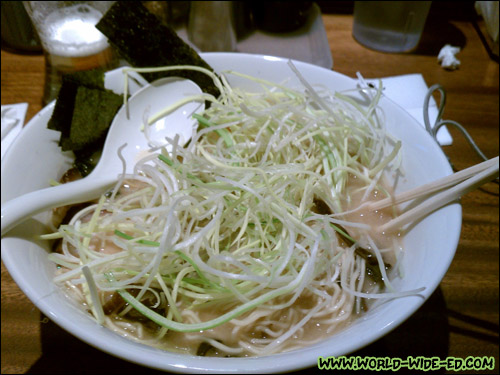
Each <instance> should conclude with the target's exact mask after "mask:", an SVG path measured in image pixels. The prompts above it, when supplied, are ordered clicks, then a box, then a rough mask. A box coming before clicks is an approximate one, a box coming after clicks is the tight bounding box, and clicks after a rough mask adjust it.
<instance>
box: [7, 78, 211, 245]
mask: <svg viewBox="0 0 500 375" xmlns="http://www.w3.org/2000/svg"><path fill="white" fill-rule="evenodd" d="M200 94H201V89H200V88H199V87H198V85H196V84H195V83H194V82H192V81H190V80H185V79H180V78H163V79H160V80H157V81H155V82H153V83H152V84H151V85H148V86H146V87H144V88H142V89H141V90H139V91H138V92H137V93H135V94H134V95H133V96H132V97H131V98H130V99H129V100H128V112H129V116H127V108H126V107H125V106H122V108H120V110H119V111H118V113H117V114H116V116H115V118H114V120H113V122H112V123H111V126H110V129H109V132H108V135H107V137H106V142H105V144H104V149H103V152H102V156H101V158H100V160H99V163H98V164H97V166H96V167H95V169H94V170H93V171H92V173H90V174H89V175H88V176H87V177H85V178H83V179H81V180H77V181H74V182H70V183H66V184H62V185H58V186H54V187H48V188H45V189H42V190H37V191H33V192H31V193H28V194H25V195H22V196H20V197H17V198H14V199H12V200H10V201H8V202H5V203H4V204H3V205H2V214H1V230H2V237H3V236H4V234H5V233H7V232H8V231H9V230H10V229H12V228H13V227H15V226H16V225H18V224H19V223H21V222H23V221H24V220H26V219H28V218H30V217H32V216H34V215H36V214H38V213H40V212H43V211H46V210H48V209H51V208H54V207H60V206H64V205H68V204H74V203H81V202H85V201H89V200H91V199H95V198H96V197H98V196H99V195H100V194H102V193H103V192H104V191H105V190H106V189H107V188H109V187H111V186H112V185H113V184H115V183H116V182H117V181H118V179H119V176H120V175H121V174H122V173H123V168H124V166H123V162H122V161H121V160H120V157H119V153H118V150H119V149H120V148H121V147H122V146H124V145H125V144H126V146H124V147H122V149H121V150H120V153H121V155H122V156H123V158H124V160H125V162H126V173H131V172H132V171H133V168H134V165H135V164H136V162H137V161H138V159H139V158H140V157H141V156H145V153H146V152H147V150H148V149H150V145H149V144H148V140H147V139H146V136H145V133H144V132H143V130H142V128H143V123H144V119H145V118H148V119H149V118H151V117H156V116H155V115H156V114H157V113H158V112H159V111H161V110H163V109H165V108H166V107H168V106H170V105H173V104H175V103H177V102H178V101H180V100H181V99H186V97H190V96H193V97H196V96H198V95H200ZM203 109H204V103H203V102H200V101H196V100H193V101H188V102H187V103H186V104H184V105H182V106H181V107H179V108H178V109H176V110H175V111H173V112H171V113H170V114H168V115H167V116H166V117H162V118H160V119H158V120H157V121H155V122H154V123H153V124H151V125H150V127H149V129H148V131H149V137H150V140H151V141H153V142H154V145H158V142H160V143H163V144H165V143H166V141H165V137H169V138H174V137H175V135H177V134H178V135H179V143H185V142H187V141H188V140H189V139H190V138H191V136H192V133H193V127H194V126H195V123H196V121H195V120H194V119H193V118H192V116H191V115H192V114H193V113H195V112H198V111H200V110H203Z"/></svg>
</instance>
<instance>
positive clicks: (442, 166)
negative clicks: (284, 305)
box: [1, 53, 461, 373]
mask: <svg viewBox="0 0 500 375" xmlns="http://www.w3.org/2000/svg"><path fill="white" fill-rule="evenodd" d="M203 57H204V58H205V59H206V60H207V62H208V63H209V64H211V65H212V67H213V68H214V69H215V70H216V71H223V70H235V71H238V72H244V73H248V74H250V75H253V76H257V77H261V78H265V79H268V80H271V81H274V82H282V81H284V80H286V79H288V78H291V81H290V84H292V85H295V84H297V83H298V81H297V79H296V78H295V77H294V74H293V73H292V72H291V70H290V68H289V67H288V66H287V61H286V60H284V59H281V58H275V57H271V56H258V55H246V54H231V53H211V54H204V55H203ZM295 65H296V66H297V68H298V69H299V70H300V71H301V72H302V74H303V75H304V76H305V78H306V79H307V80H308V81H309V82H310V83H313V84H314V83H321V84H324V85H326V86H328V87H329V88H330V89H332V90H338V91H340V90H345V89H349V88H354V87H355V84H356V82H355V81H354V80H353V79H351V78H348V77H346V76H343V75H341V74H338V73H335V72H332V71H330V70H327V69H324V68H320V67H317V66H313V65H309V64H305V63H300V62H295ZM111 80H112V81H113V82H114V83H115V84H116V82H115V81H114V79H111ZM230 81H231V82H232V83H233V84H234V85H243V84H244V85H245V86H247V85H248V82H245V81H243V80H241V79H231V80H230ZM115 87H116V85H115ZM247 87H248V86H247ZM248 88H249V89H252V87H248ZM380 105H381V107H382V108H383V109H384V111H385V113H386V117H387V128H388V130H389V132H390V133H392V134H393V135H394V136H395V137H397V138H398V139H400V140H401V141H402V144H403V156H404V168H405V170H406V171H407V175H406V177H405V178H404V179H403V180H402V181H400V185H399V189H400V190H406V189H408V188H411V187H414V186H417V185H419V184H422V183H425V182H429V181H432V180H434V179H437V178H439V177H442V176H445V175H448V174H450V173H451V172H452V171H451V168H450V166H449V164H448V162H447V160H446V157H445V156H444V154H443V153H442V151H441V149H440V148H439V147H438V146H437V144H436V143H435V142H434V140H433V139H431V137H430V136H429V135H428V134H427V133H426V132H425V131H424V129H423V128H422V127H421V126H420V125H419V124H418V123H417V122H416V121H415V120H414V119H413V118H412V117H411V116H410V115H409V114H408V113H406V112H405V111H404V110H403V109H402V108H400V107H398V106H397V105H396V104H394V103H393V102H391V101H390V100H388V99H387V98H384V97H383V98H382V99H381V102H380ZM52 109H53V105H49V106H48V107H46V108H44V109H43V110H42V111H41V112H40V113H39V114H37V115H36V116H35V117H34V118H33V119H32V120H31V121H30V122H29V124H27V126H26V128H25V129H24V130H23V132H22V133H21V135H20V136H19V137H18V138H17V140H16V141H15V143H14V144H13V145H12V146H11V148H10V149H9V150H8V152H7V154H6V155H5V158H4V159H3V161H2V182H1V184H2V202H4V201H6V200H8V199H11V198H13V197H15V196H18V195H20V194H23V193H26V192H29V191H32V190H36V189H39V188H42V187H46V186H47V185H48V182H49V180H50V179H51V178H52V179H58V178H59V177H60V176H61V174H62V173H63V172H64V171H65V170H66V169H67V168H68V167H69V166H70V165H71V158H70V157H69V155H66V154H63V153H61V152H60V150H59V148H58V147H57V140H58V137H59V134H58V133H56V132H54V131H51V130H47V129H46V123H47V121H48V119H49V118H50V115H51V112H52ZM27 171H29V173H27ZM47 218H48V214H40V215H38V216H36V217H35V218H33V219H31V220H29V221H28V222H25V223H24V224H22V225H20V226H18V227H17V228H15V229H14V230H13V231H11V232H10V233H9V234H8V236H6V237H4V238H3V239H2V260H3V262H4V264H5V266H6V267H7V268H8V270H9V272H10V274H11V275H12V277H13V279H14V280H15V281H16V283H17V284H18V285H19V287H20V288H21V289H22V290H23V292H24V293H25V294H26V295H27V296H28V297H29V298H30V299H31V301H33V303H34V304H35V305H36V306H37V307H38V308H39V309H40V310H41V311H42V312H43V314H45V315H46V316H47V317H49V318H50V319H52V320H53V321H54V322H55V323H57V324H58V325H60V326H61V327H62V328H64V329H65V330H67V331H68V332H70V333H71V334H73V335H75V336H76V337H78V338H80V339H81V340H83V341H85V342H87V343H89V344H90V345H92V346H95V347H97V348H99V349H101V350H103V351H105V352H107V353H110V354H113V355H115V356H118V357H120V358H123V359H126V360H128V361H132V362H135V363H138V364H141V365H144V366H149V367H152V368H156V369H162V370H167V371H172V372H204V373H209V372H212V373H234V372H238V373H264V372H285V371H292V370H294V369H300V368H306V367H310V366H315V365H316V364H317V358H318V356H323V357H326V356H339V355H344V354H348V353H351V352H354V351H356V350H358V349H360V348H362V347H364V346H366V345H368V344H370V343H372V342H373V341H375V340H377V339H379V338H381V337H382V336H384V335H385V334H387V333H388V332H390V331H391V330H393V329H394V328H395V327H397V326H398V325H399V324H401V323H402V322H403V321H404V320H406V319H407V318H408V317H409V316H410V315H412V314H413V313H414V312H415V311H416V310H417V309H418V308H419V307H420V306H421V305H422V304H423V303H424V302H425V300H426V299H427V298H428V297H429V296H430V295H431V294H432V293H433V291H434V290H435V289H436V287H437V286H438V285H439V283H440V281H441V279H442V278H443V276H444V275H445V273H446V271H447V270H448V267H449V265H450V263H451V261H452V259H453V256H454V254H455V250H456V246H457V243H458V239H459V235H460V226H461V207H460V206H459V205H458V204H452V205H448V206H447V207H445V208H442V209H440V210H438V211H436V212H434V213H433V214H431V215H429V216H428V217H427V218H425V219H424V220H422V221H421V222H419V223H417V224H416V225H415V226H414V227H412V229H411V231H410V232H409V233H408V234H407V236H406V238H405V240H404V245H405V257H404V262H403V267H404V270H405V277H404V279H403V280H401V281H397V282H396V285H395V286H396V287H397V288H399V289H400V290H411V289H416V288H419V287H422V286H424V287H425V290H424V291H423V292H422V293H421V294H420V295H421V296H411V297H405V298H400V299H395V300H392V301H390V302H387V303H385V304H382V305H380V306H378V307H377V308H376V309H373V310H372V311H370V312H368V313H367V314H366V315H364V316H363V317H361V318H359V319H357V320H356V321H355V322H354V323H353V324H352V325H351V326H349V327H348V328H347V329H345V330H344V331H342V332H340V333H338V334H336V335H335V336H332V337H331V338H329V339H327V340H325V341H323V342H320V343H318V344H315V345H313V346H310V347H306V348H303V349H301V350H298V351H293V352H288V353H282V354H277V355H273V356H268V357H260V358H207V357H195V356H186V355H180V354H173V353H169V352H165V351H161V350H158V349H154V348H151V347H148V346H145V345H141V344H137V343H134V342H132V341H129V340H127V339H125V338H123V337H120V336H118V335H117V334H115V333H113V332H111V331H109V330H107V329H106V328H103V327H100V326H99V325H97V324H96V323H95V322H94V321H93V320H92V319H90V318H89V317H88V316H87V315H86V314H85V313H84V312H82V311H81V310H79V309H78V308H76V307H75V306H74V305H73V304H72V303H70V302H69V301H68V299H67V298H66V297H65V296H64V294H63V293H62V292H61V291H60V290H59V288H58V287H57V286H55V285H54V284H53V283H52V282H51V279H52V274H53V265H52V264H50V263H49V262H48V260H47V258H46V255H47V251H48V248H47V244H45V243H43V242H41V241H38V240H37V239H36V235H37V234H40V233H42V231H43V230H44V225H43V223H44V222H45V221H46V220H47Z"/></svg>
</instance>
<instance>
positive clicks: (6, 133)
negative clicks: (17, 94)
mask: <svg viewBox="0 0 500 375" xmlns="http://www.w3.org/2000/svg"><path fill="white" fill-rule="evenodd" d="M27 110H28V103H18V104H9V105H3V106H2V159H3V156H4V155H5V153H6V152H7V149H8V148H9V146H10V145H11V144H12V142H14V139H16V137H17V136H18V135H19V133H20V132H21V129H22V128H23V125H24V118H25V117H26V112H27Z"/></svg>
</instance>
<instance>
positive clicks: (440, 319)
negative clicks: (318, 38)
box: [1, 15, 499, 374]
mask: <svg viewBox="0 0 500 375" xmlns="http://www.w3.org/2000/svg"><path fill="white" fill-rule="evenodd" d="M323 21H324V24H325V28H326V32H327V36H328V41H329V44H330V47H331V53H332V56H333V60H334V69H335V70H336V71H338V72H340V73H343V74H346V75H348V76H351V77H355V74H356V72H357V71H359V72H362V74H363V75H364V76H365V77H367V78H372V77H384V76H393V75H399V74H408V73H421V74H423V77H424V79H425V81H426V82H427V84H428V86H430V85H432V84H434V83H440V84H441V85H442V86H443V87H444V88H445V90H446V92H447V95H448V99H447V104H446V109H445V112H444V118H446V119H452V120H456V121H458V122H460V123H461V124H462V125H463V126H464V127H465V128H466V129H467V130H468V131H469V132H470V134H471V135H472V137H473V138H474V139H475V140H476V141H477V143H478V145H479V146H480V147H481V148H482V150H483V152H484V153H485V154H486V155H487V156H488V157H494V156H497V155H498V144H499V141H498V129H499V124H498V122H499V96H498V86H499V75H498V73H499V67H498V63H497V62H494V61H492V60H491V59H490V57H489V56H488V53H487V52H486V50H485V48H484V46H483V44H482V43H481V40H480V38H479V36H478V33H477V32H476V30H475V29H474V27H473V25H472V24H471V23H470V22H465V21H460V22H459V21H456V22H435V21H433V20H431V19H430V20H429V22H428V24H427V26H426V30H425V33H424V36H423V39H422V43H421V45H420V47H419V48H418V50H417V51H415V52H414V53H410V54H385V53H379V52H375V51H371V50H369V49H366V48H364V47H362V46H360V45H359V44H358V43H356V41H355V40H354V39H353V38H352V35H351V30H352V16H351V15H323ZM446 43H451V44H455V45H460V46H462V47H463V48H462V51H461V52H460V53H459V54H458V58H459V59H460V61H461V65H460V69H458V70H456V71H447V70H444V69H443V68H441V66H440V65H439V64H438V62H437V59H436V56H437V53H438V52H439V49H440V48H441V47H442V46H443V45H444V44H446ZM43 82H44V63H43V57H42V56H27V55H17V54H12V53H8V52H5V51H3V50H2V104H10V103H17V102H28V103H29V109H28V114H27V120H29V119H30V118H31V117H33V115H34V114H35V113H36V112H38V111H39V110H40V109H41V108H42V105H41V98H42V94H43V89H42V88H43ZM437 99H438V98H437ZM450 132H451V134H452V136H453V139H454V141H453V145H452V146H447V147H445V152H446V153H447V154H448V155H449V156H450V158H451V160H452V162H453V164H454V165H455V166H456V167H457V168H458V169H463V168H466V167H468V166H470V165H472V164H475V163H476V162H478V161H479V159H478V158H477V157H476V156H475V154H474V153H473V152H472V150H471V149H470V147H469V146H468V144H467V143H466V142H465V140H464V138H463V137H462V136H461V135H460V134H459V133H458V132H457V131H455V130H454V128H450ZM498 204H499V201H498V185H497V184H494V183H489V184H487V185H485V186H484V188H483V189H480V190H477V191H474V192H472V193H469V194H468V195H466V196H465V197H463V199H462V207H463V228H462V234H461V238H460V243H459V245H458V249H457V253H456V256H455V259H454V261H453V263H452V265H451V267H450V269H449V271H448V273H447V274H446V276H445V277H444V279H443V281H442V283H441V285H440V287H439V288H438V289H437V290H436V292H435V293H434V294H433V295H432V297H431V298H430V299H429V301H428V302H427V303H425V304H424V306H423V307H422V308H421V309H420V310H419V311H418V312H417V313H416V314H414V315H413V316H412V317H411V318H410V319H408V321H407V322H405V323H404V324H403V325H402V326H400V327H399V328H397V329H396V330H395V331H393V332H392V333H391V334H389V335H387V336H386V337H384V338H382V339H381V340H379V341H377V342H375V343H374V344H372V345H370V346H368V347H367V348H365V349H363V350H361V351H360V352H358V353H355V354H357V355H363V356H367V355H370V356H391V357H403V358H406V357H407V356H409V355H412V356H417V355H423V356H428V357H432V356H439V357H441V358H445V357H447V356H453V357H460V358H465V357H468V356H493V357H494V358H495V361H496V364H495V370H494V371H491V373H498V361H499V345H498V332H499V327H498V321H499V315H498V309H499V307H498V305H499V299H498V290H499V286H498V281H499V277H498V272H499V257H498V254H499V252H498V251H499V249H498V244H499V236H498ZM1 295H2V300H1V308H2V315H1V321H2V334H1V337H2V349H1V350H2V373H54V374H57V373H104V372H107V373H133V372H139V371H140V372H141V373H142V372H145V371H147V369H144V368H141V367H139V366H136V365H133V364H130V363H128V362H125V361H122V360H119V359H116V358H114V357H112V356H109V355H107V354H104V353H102V352H100V351H98V350H96V349H94V348H92V347H90V346H88V345H86V344H84V343H82V342H80V341H79V340H78V339H76V338H74V337H72V336H71V335H69V334H67V333H66V332H64V331H63V330H61V329H60V328H59V327H58V326H56V325H55V324H53V323H52V322H50V321H48V319H47V318H45V317H43V316H41V314H40V312H39V311H38V310H37V309H36V307H34V305H33V304H32V303H31V302H30V301H29V300H28V299H27V298H26V297H25V296H24V294H23V293H22V292H21V291H20V290H19V289H18V287H17V286H16V284H15V283H14V282H13V281H12V279H11V278H10V276H9V274H8V272H7V271H6V269H5V267H4V266H3V264H2V292H1ZM403 372H404V371H403ZM487 372H488V371H483V373H487Z"/></svg>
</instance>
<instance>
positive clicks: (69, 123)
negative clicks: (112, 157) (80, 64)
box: [47, 69, 123, 153]
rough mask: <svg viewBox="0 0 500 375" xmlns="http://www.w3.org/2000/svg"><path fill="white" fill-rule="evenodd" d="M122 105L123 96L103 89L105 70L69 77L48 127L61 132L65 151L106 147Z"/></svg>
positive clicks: (63, 80)
mask: <svg viewBox="0 0 500 375" xmlns="http://www.w3.org/2000/svg"><path fill="white" fill-rule="evenodd" d="M122 104H123V98H122V96H120V95H117V94H115V93H114V92H112V91H110V90H107V89H105V88H104V71H103V70H102V69H94V70H90V71H82V72H77V73H72V74H67V75H64V76H63V78H62V85H61V88H60V90H59V94H58V96H57V101H56V104H55V107H54V111H53V113H52V116H51V118H50V120H49V123H48V124H47V127H48V128H49V129H53V130H57V131H60V132H61V137H60V139H59V146H60V147H61V148H62V150H63V151H69V150H72V151H74V152H75V153H76V152H78V151H88V150H94V149H96V148H99V147H102V145H103V144H104V140H105V138H106V134H107V131H108V129H109V126H110V125H111V122H112V121H113V118H114V117H115V115H116V112H117V111H118V109H119V108H120V106H121V105H122Z"/></svg>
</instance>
